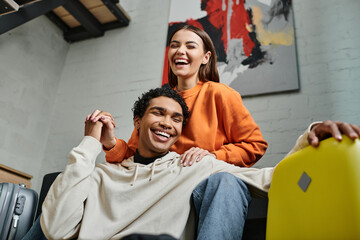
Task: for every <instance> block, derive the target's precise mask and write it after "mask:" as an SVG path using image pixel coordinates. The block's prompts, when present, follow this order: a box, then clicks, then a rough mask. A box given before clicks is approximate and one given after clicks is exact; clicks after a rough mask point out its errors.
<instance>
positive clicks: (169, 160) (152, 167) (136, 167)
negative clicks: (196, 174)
mask: <svg viewBox="0 0 360 240" xmlns="http://www.w3.org/2000/svg"><path fill="white" fill-rule="evenodd" d="M179 160H180V155H179V154H177V153H176V152H169V153H167V154H166V155H164V156H162V157H160V158H157V159H155V161H154V162H152V163H150V164H147V165H145V164H141V163H136V162H134V156H132V157H130V158H128V159H126V160H124V161H122V162H121V163H120V164H121V166H122V167H124V168H125V169H126V170H128V171H133V179H132V181H131V183H130V185H131V186H133V185H134V184H135V182H136V180H137V179H138V176H139V171H140V172H141V173H140V174H141V178H143V177H145V176H144V174H145V175H146V173H148V178H149V181H151V180H152V179H153V177H154V175H155V174H156V173H157V172H159V171H161V170H163V169H169V171H170V172H172V169H173V167H174V166H172V165H178V164H179V163H180V161H179Z"/></svg>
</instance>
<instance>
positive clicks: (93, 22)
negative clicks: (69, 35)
mask: <svg viewBox="0 0 360 240" xmlns="http://www.w3.org/2000/svg"><path fill="white" fill-rule="evenodd" d="M63 7H64V8H65V9H66V10H67V11H68V12H69V13H70V14H71V15H72V16H73V17H74V18H76V20H78V21H79V22H80V24H81V25H82V26H83V27H84V28H85V29H86V30H87V31H88V32H89V33H90V34H91V36H92V37H100V36H103V35H104V30H103V28H102V26H101V23H100V22H99V21H98V20H97V19H96V18H95V17H94V16H93V15H92V14H91V13H90V12H89V11H88V10H87V9H86V7H84V5H82V4H81V2H80V1H78V0H69V1H68V2H67V3H65V4H64V5H63Z"/></svg>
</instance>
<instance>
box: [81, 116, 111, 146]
mask: <svg viewBox="0 0 360 240" xmlns="http://www.w3.org/2000/svg"><path fill="white" fill-rule="evenodd" d="M115 127H116V125H115V121H114V118H113V116H112V115H111V114H110V113H108V112H104V111H100V110H95V111H94V112H93V113H92V114H89V115H88V116H87V117H86V120H85V136H92V135H91V134H95V135H96V136H97V137H95V136H92V137H95V138H96V139H98V140H99V141H100V142H101V144H102V145H103V146H104V147H105V148H106V149H111V148H113V147H114V146H115V144H116V138H115V134H114V128H115ZM87 128H88V134H89V135H86V134H87ZM99 128H100V129H99ZM98 134H100V135H99V136H98Z"/></svg>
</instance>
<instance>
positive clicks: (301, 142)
mask: <svg viewBox="0 0 360 240" xmlns="http://www.w3.org/2000/svg"><path fill="white" fill-rule="evenodd" d="M319 123H322V122H320V121H318V122H313V123H311V124H310V125H309V127H308V128H307V129H306V131H305V132H304V133H303V134H302V135H300V137H299V138H298V139H297V141H296V144H295V146H294V147H293V148H292V149H291V151H290V152H289V153H288V154H286V156H285V157H287V156H289V155H291V154H293V153H295V152H297V151H299V150H301V149H303V148H305V147H307V146H309V145H310V144H309V142H308V139H307V138H308V135H309V133H310V131H311V129H312V128H313V127H314V126H315V125H317V124H319Z"/></svg>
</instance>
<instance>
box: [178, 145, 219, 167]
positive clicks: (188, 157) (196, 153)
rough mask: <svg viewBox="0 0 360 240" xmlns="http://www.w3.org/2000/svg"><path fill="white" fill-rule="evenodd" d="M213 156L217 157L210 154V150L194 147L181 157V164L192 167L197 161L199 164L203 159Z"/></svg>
mask: <svg viewBox="0 0 360 240" xmlns="http://www.w3.org/2000/svg"><path fill="white" fill-rule="evenodd" d="M207 155H211V156H213V157H215V158H216V155H215V154H213V153H211V152H209V151H208V150H205V149H202V148H198V147H192V148H190V149H189V150H187V151H186V152H184V153H183V154H182V155H181V163H182V164H183V165H184V167H186V166H187V165H188V166H191V165H193V163H194V162H195V161H197V162H199V161H200V160H201V159H202V158H203V157H205V156H207Z"/></svg>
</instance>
